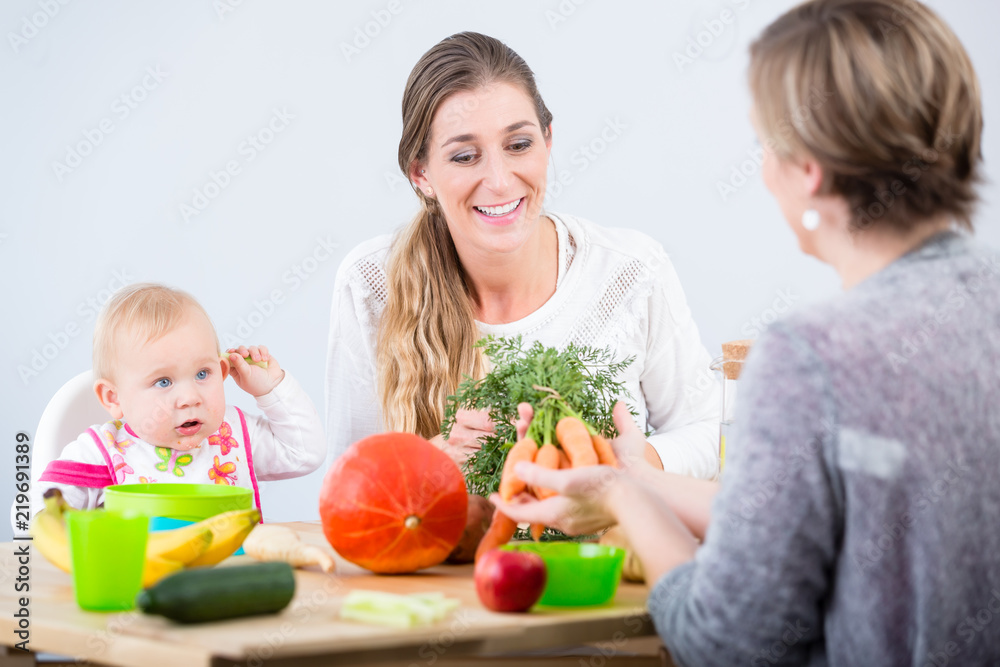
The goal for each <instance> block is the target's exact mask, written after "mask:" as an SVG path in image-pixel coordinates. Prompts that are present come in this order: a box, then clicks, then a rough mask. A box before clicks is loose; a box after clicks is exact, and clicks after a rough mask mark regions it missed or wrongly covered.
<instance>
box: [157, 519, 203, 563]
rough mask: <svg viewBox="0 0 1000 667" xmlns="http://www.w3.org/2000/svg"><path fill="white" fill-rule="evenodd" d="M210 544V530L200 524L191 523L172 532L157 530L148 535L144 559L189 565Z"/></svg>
mask: <svg viewBox="0 0 1000 667" xmlns="http://www.w3.org/2000/svg"><path fill="white" fill-rule="evenodd" d="M211 544H212V529H211V528H209V527H208V526H206V525H204V524H201V523H192V524H190V525H187V526H182V527H181V528H174V529H172V530H159V531H156V532H152V533H150V534H149V539H148V540H147V542H146V558H147V559H150V558H152V559H157V560H172V561H178V562H179V563H181V564H182V565H186V564H187V563H190V562H191V561H193V560H194V559H195V558H198V556H201V555H202V554H203V553H205V552H206V551H208V548H209V546H211Z"/></svg>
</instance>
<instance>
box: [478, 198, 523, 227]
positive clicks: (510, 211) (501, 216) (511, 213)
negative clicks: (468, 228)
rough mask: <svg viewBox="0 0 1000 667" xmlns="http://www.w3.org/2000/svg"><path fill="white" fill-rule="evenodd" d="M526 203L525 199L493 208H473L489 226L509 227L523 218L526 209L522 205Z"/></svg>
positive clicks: (493, 206)
mask: <svg viewBox="0 0 1000 667" xmlns="http://www.w3.org/2000/svg"><path fill="white" fill-rule="evenodd" d="M523 202H524V197H521V198H520V199H515V200H514V201H511V202H507V203H506V204H497V205H492V206H473V207H472V208H473V210H475V212H476V213H478V214H479V217H480V218H482V220H483V222H485V223H486V224H488V225H509V224H512V223H514V222H516V221H517V219H518V218H520V217H521V214H522V212H523V210H524V207H523V206H521V204H522V203H523Z"/></svg>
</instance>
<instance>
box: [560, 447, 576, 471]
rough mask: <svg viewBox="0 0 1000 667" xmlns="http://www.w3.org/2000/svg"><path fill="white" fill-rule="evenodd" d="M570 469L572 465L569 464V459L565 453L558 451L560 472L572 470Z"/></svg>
mask: <svg viewBox="0 0 1000 667" xmlns="http://www.w3.org/2000/svg"><path fill="white" fill-rule="evenodd" d="M572 467H573V465H572V464H571V463H570V462H569V457H568V456H566V452H564V451H563V450H561V449H560V450H559V469H560V470H568V469H569V468H572Z"/></svg>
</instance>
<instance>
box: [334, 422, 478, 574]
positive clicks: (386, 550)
mask: <svg viewBox="0 0 1000 667" xmlns="http://www.w3.org/2000/svg"><path fill="white" fill-rule="evenodd" d="M467 511H468V494H467V493H466V490H465V479H464V478H463V476H462V472H461V471H460V470H459V469H458V466H457V465H456V464H455V462H454V461H452V460H451V459H450V458H449V457H448V456H447V455H446V454H445V453H444V452H442V451H441V450H439V449H438V448H437V447H435V446H434V445H432V444H431V443H429V442H427V441H426V440H424V439H423V438H421V437H419V436H416V435H413V434H410V433H382V434H379V435H373V436H370V437H367V438H364V439H363V440H359V441H358V442H356V443H354V444H353V445H351V447H350V448H348V450H347V451H346V452H345V453H344V454H343V456H341V457H340V458H339V459H337V461H336V462H335V463H334V464H333V466H332V467H331V468H330V470H329V471H327V473H326V477H325V478H324V479H323V488H322V490H321V491H320V498H319V515H320V519H321V520H322V522H323V534H324V535H326V539H327V540H328V541H329V542H330V545H331V546H332V547H333V548H334V549H336V550H337V553H339V554H340V555H341V556H343V557H344V558H346V559H347V560H349V561H351V562H352V563H355V564H357V565H360V566H361V567H364V568H367V569H369V570H372V571H373V572H379V573H385V574H389V573H401V572H413V571H415V570H419V569H421V568H424V567H430V566H432V565H437V564H438V563H440V562H442V561H443V560H444V559H445V558H447V556H448V554H449V553H451V551H452V549H454V548H455V546H456V545H457V544H458V541H459V540H460V539H461V537H462V532H463V531H464V530H465V519H466V513H467Z"/></svg>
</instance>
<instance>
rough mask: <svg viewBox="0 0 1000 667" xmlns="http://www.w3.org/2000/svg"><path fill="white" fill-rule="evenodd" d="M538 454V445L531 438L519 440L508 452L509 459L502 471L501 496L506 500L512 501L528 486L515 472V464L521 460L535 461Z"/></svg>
mask: <svg viewBox="0 0 1000 667" xmlns="http://www.w3.org/2000/svg"><path fill="white" fill-rule="evenodd" d="M536 454H538V445H536V444H535V441H534V440H532V439H531V438H524V439H523V440H518V441H517V443H515V445H514V446H513V447H511V448H510V451H509V452H507V461H506V462H505V463H504V464H503V472H502V473H500V489H499V490H500V497H501V498H503V499H504V501H505V502H510V501H511V499H512V498H513V497H514V496H516V495H517V494H519V493H521V492H522V491H524V490H525V489H526V488H527V484H525V483H524V481H523V480H522V479H521V478H520V477H518V476H517V475H516V474H514V465H515V464H517V463H519V462H521V461H528V462H531V461H534V460H535V455H536Z"/></svg>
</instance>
